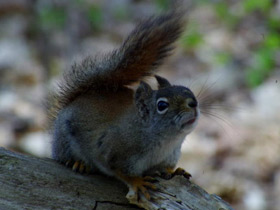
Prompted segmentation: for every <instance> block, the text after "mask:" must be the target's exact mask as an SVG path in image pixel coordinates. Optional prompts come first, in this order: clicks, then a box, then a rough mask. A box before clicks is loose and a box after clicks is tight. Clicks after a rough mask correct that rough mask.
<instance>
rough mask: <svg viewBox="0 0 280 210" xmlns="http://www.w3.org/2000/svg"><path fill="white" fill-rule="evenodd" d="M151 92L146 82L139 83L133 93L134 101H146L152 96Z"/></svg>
mask: <svg viewBox="0 0 280 210" xmlns="http://www.w3.org/2000/svg"><path fill="white" fill-rule="evenodd" d="M152 92H153V90H152V88H151V86H150V85H148V84H147V83H146V82H143V81H141V82H140V85H139V87H138V88H137V90H136V93H135V99H136V101H138V100H139V99H146V98H147V97H149V96H150V95H151V94H152Z"/></svg>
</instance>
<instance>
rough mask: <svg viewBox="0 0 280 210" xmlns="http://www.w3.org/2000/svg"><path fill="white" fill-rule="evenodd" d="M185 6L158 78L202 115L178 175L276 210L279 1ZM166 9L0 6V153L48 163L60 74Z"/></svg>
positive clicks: (129, 4)
mask: <svg viewBox="0 0 280 210" xmlns="http://www.w3.org/2000/svg"><path fill="white" fill-rule="evenodd" d="M190 3H192V4H191V7H190V10H189V14H188V19H189V21H188V25H187V27H186V31H185V32H184V34H183V36H182V37H181V39H180V40H179V41H178V43H177V48H176V50H175V51H174V55H173V56H171V57H170V58H169V59H167V61H166V62H165V64H164V65H163V66H162V67H161V68H160V69H161V71H160V72H159V74H160V75H163V76H164V77H167V78H168V79H169V80H170V81H171V82H172V83H175V84H181V85H185V86H189V87H190V88H191V89H192V90H193V91H194V92H195V93H196V94H197V95H199V100H200V102H201V104H203V107H205V110H204V114H203V115H202V117H201V119H200V122H199V125H198V127H197V129H196V130H195V132H193V133H192V134H191V135H189V136H188V137H187V141H185V143H184V145H183V148H182V158H181V160H180V163H179V165H180V166H182V167H184V168H185V169H186V170H187V171H189V172H190V173H191V174H192V175H193V179H192V180H193V181H194V182H196V183H197V184H199V185H200V186H201V187H203V188H204V189H206V190H207V191H208V192H209V193H216V194H217V195H219V196H221V197H222V198H223V199H225V200H227V201H228V202H229V203H230V204H231V205H232V206H233V207H235V208H236V209H244V210H245V209H246V210H248V209H250V210H265V209H269V210H271V209H272V210H277V209H279V206H280V200H279V197H280V112H279V110H280V71H279V70H280V1H279V0H274V1H272V0H228V1H221V0H197V1H194V0H193V1H187V0H185V1H182V4H185V5H190ZM171 4H172V1H171V0H155V1H148V0H103V1H102V0H95V1H90V0H60V1H58V0H9V1H0V146H2V147H5V148H7V149H10V150H14V151H19V152H23V153H28V154H32V155H35V156H40V157H49V156H50V142H51V137H50V136H49V133H48V131H47V129H46V122H47V115H46V110H45V105H44V104H45V102H46V101H45V100H46V96H47V94H48V92H49V90H50V89H52V90H53V89H55V88H56V85H55V84H56V82H57V81H58V78H59V76H60V75H61V73H62V72H63V71H64V70H67V69H69V68H71V65H72V64H74V63H75V62H79V61H81V59H82V58H83V57H85V56H87V55H96V54H100V53H103V54H104V53H106V52H109V51H111V50H113V49H115V48H116V47H117V46H119V45H120V43H121V42H122V40H123V39H124V38H125V37H126V35H127V34H128V33H129V32H130V31H131V30H132V29H133V27H134V26H135V24H136V23H137V22H138V21H139V20H141V19H143V18H144V17H147V16H149V15H152V14H159V13H160V12H164V11H166V10H168V9H169V8H170V6H171ZM151 82H154V81H152V80H151ZM199 93H200V94H199Z"/></svg>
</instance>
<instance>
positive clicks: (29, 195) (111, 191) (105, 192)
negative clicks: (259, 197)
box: [0, 148, 232, 210]
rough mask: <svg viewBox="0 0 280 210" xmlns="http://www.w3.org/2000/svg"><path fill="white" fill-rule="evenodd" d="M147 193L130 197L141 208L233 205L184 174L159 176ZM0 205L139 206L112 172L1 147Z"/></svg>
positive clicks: (120, 209) (122, 209)
mask: <svg viewBox="0 0 280 210" xmlns="http://www.w3.org/2000/svg"><path fill="white" fill-rule="evenodd" d="M158 180H159V182H158V183H156V186H157V188H158V190H157V191H152V190H149V193H150V194H151V197H152V199H151V200H150V201H148V200H146V199H145V198H144V196H140V198H141V199H140V201H133V200H130V202H132V203H135V204H136V205H138V206H141V207H144V208H146V209H151V210H154V209H162V210H163V209H166V210H169V209H170V210H171V209H172V210H176V209H181V210H195V209H196V210H198V209H208V210H212V209H213V210H214V209H215V210H232V208H231V207H230V206H229V205H228V204H227V203H226V202H224V201H222V200H221V199H220V198H219V197H218V196H216V195H209V194H208V193H207V192H206V191H204V190H203V189H202V188H200V187H199V186H197V185H195V184H193V183H191V182H190V181H189V180H187V179H186V178H184V177H180V176H176V177H174V178H172V179H171V180H162V179H158ZM0 186H1V187H0V209H1V210H2V209H3V210H4V209H5V210H10V209H11V210H14V209H28V210H32V209H48V210H50V209H52V210H55V209H69V210H70V209H71V210H75V209H76V210H78V209H79V210H83V209H85V210H87V209H88V210H105V209H106V210H107V209H110V210H128V209H129V210H132V209H135V210H136V209H140V208H139V207H137V206H136V205H133V204H130V203H129V201H128V200H127V199H126V193H127V192H128V189H127V187H126V186H125V185H124V184H123V183H121V182H119V181H118V180H115V179H113V178H111V177H105V176H102V175H82V174H79V173H75V172H73V171H71V170H70V169H68V168H66V167H65V166H63V165H60V164H58V163H56V162H55V161H53V160H51V159H47V158H45V159H42V158H36V157H31V156H27V155H23V154H18V153H14V152H11V151H8V150H5V149H3V148H0Z"/></svg>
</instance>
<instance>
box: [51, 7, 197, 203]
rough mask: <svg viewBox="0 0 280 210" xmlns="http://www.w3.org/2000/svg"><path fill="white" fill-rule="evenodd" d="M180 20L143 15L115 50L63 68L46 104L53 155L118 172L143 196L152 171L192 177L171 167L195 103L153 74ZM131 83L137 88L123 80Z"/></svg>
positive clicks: (172, 15)
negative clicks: (153, 82) (49, 103)
mask: <svg viewBox="0 0 280 210" xmlns="http://www.w3.org/2000/svg"><path fill="white" fill-rule="evenodd" d="M185 22H186V21H185V18H184V12H180V11H178V10H175V9H174V10H172V11H169V12H167V13H165V14H161V15H159V16H152V17H150V18H147V19H146V20H144V21H142V22H140V23H139V24H138V25H137V26H136V28H135V29H134V30H133V31H132V32H131V33H130V35H129V36H128V37H127V38H126V39H125V41H124V42H123V43H122V45H121V46H120V47H119V48H118V49H116V50H114V51H112V52H110V53H108V54H107V55H105V56H102V57H95V58H92V57H88V58H85V59H84V60H83V61H82V62H81V63H80V64H75V65H74V66H73V67H72V68H71V70H70V71H66V72H65V73H64V75H63V80H62V81H61V83H60V84H59V87H60V89H59V91H58V92H56V93H54V96H53V98H54V102H53V104H52V106H51V108H50V110H51V111H50V112H51V113H52V114H53V116H52V120H51V123H52V124H51V125H52V133H53V134H52V135H53V142H52V157H53V159H55V160H56V161H58V162H60V163H63V164H65V165H68V166H70V167H72V168H73V170H76V171H80V172H84V171H85V170H86V169H88V170H90V171H93V172H94V171H99V172H101V173H103V174H105V175H109V176H113V177H116V178H117V179H119V180H121V181H123V182H124V183H125V184H126V185H127V186H128V187H129V189H132V190H133V191H134V193H135V194H136V196H137V195H138V194H139V193H143V195H144V196H145V197H146V198H147V199H150V195H149V193H148V191H147V188H149V189H156V187H155V185H154V184H153V179H152V177H153V175H155V174H158V175H161V176H162V177H165V178H170V177H172V176H174V175H176V174H181V175H184V176H186V177H189V176H190V174H188V173H187V172H186V171H184V170H183V169H181V168H178V169H177V170H176V169H175V166H176V164H177V162H178V159H179V157H180V154H181V152H180V150H181V145H182V142H183V141H184V139H185V137H186V135H188V134H189V133H190V132H191V131H192V130H193V129H194V128H195V126H196V124H197V121H198V118H199V115H200V111H199V106H198V101H197V99H196V97H195V96H194V94H193V93H192V91H191V90H190V89H189V88H187V87H184V86H178V85H171V84H170V82H169V81H168V80H167V79H165V78H163V77H160V76H158V75H155V71H156V70H157V68H158V66H159V65H160V64H161V63H162V62H163V60H164V58H166V57H167V56H169V55H170V54H171V52H172V50H173V49H174V43H175V41H176V40H177V39H178V38H179V37H180V35H181V34H182V32H183V30H184V25H185ZM147 76H154V77H155V79H156V81H157V83H158V89H157V90H153V89H152V88H151V86H150V85H149V84H147V83H146V82H144V81H143V79H144V78H146V77H147ZM135 82H139V83H140V84H139V86H138V87H137V89H136V90H134V89H133V88H131V87H130V86H129V85H132V84H133V83H135Z"/></svg>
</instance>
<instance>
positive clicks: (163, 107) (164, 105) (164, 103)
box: [157, 98, 169, 114]
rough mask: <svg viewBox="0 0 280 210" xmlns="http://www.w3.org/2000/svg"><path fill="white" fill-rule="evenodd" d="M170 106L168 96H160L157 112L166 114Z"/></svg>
mask: <svg viewBox="0 0 280 210" xmlns="http://www.w3.org/2000/svg"><path fill="white" fill-rule="evenodd" d="M168 107H169V103H168V100H167V99H166V98H160V99H158V100H157V112H158V113H159V114H164V113H166V112H167V110H168Z"/></svg>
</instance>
